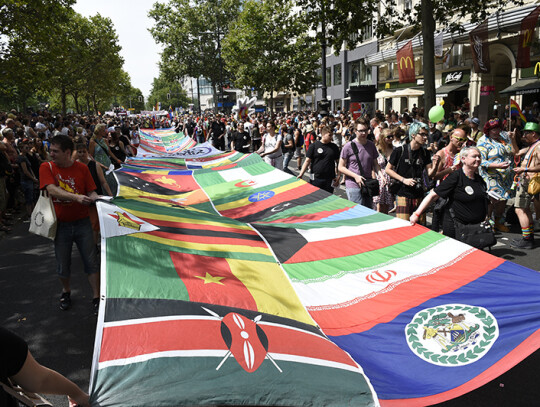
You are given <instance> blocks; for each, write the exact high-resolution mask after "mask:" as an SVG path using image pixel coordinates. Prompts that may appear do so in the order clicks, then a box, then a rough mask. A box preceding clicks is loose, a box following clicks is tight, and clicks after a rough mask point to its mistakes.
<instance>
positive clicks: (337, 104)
mask: <svg viewBox="0 0 540 407" xmlns="http://www.w3.org/2000/svg"><path fill="white" fill-rule="evenodd" d="M334 110H341V100H334Z"/></svg>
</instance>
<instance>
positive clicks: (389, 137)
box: [385, 136, 394, 139]
mask: <svg viewBox="0 0 540 407" xmlns="http://www.w3.org/2000/svg"><path fill="white" fill-rule="evenodd" d="M385 138H387V139H391V138H394V136H386V137H385Z"/></svg>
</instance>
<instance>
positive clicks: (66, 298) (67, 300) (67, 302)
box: [60, 292, 71, 311]
mask: <svg viewBox="0 0 540 407" xmlns="http://www.w3.org/2000/svg"><path fill="white" fill-rule="evenodd" d="M70 307H71V292H68V293H62V295H61V296H60V309H61V310H62V311H67V310H68V309H69V308H70Z"/></svg>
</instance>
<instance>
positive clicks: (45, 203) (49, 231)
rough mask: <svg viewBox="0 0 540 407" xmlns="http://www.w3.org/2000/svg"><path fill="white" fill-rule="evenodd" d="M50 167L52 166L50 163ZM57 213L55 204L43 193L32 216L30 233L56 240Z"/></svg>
mask: <svg viewBox="0 0 540 407" xmlns="http://www.w3.org/2000/svg"><path fill="white" fill-rule="evenodd" d="M49 167H50V168H51V172H52V166H51V163H50V162H49ZM56 227H57V220H56V212H55V211H54V204H53V202H52V199H51V197H50V196H49V194H48V193H47V191H45V190H43V191H41V193H40V195H39V199H38V201H37V203H36V206H35V208H34V210H33V211H32V216H31V217H30V229H29V232H30V233H34V234H36V235H39V236H43V237H46V238H48V239H52V240H54V238H55V237H56Z"/></svg>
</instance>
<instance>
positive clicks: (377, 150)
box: [0, 105, 540, 405]
mask: <svg viewBox="0 0 540 407" xmlns="http://www.w3.org/2000/svg"><path fill="white" fill-rule="evenodd" d="M529 113H530V114H531V115H532V116H533V117H530V118H529V119H530V121H528V122H527V123H526V124H522V123H520V122H519V121H518V120H515V119H514V118H510V119H509V120H501V119H499V118H497V117H493V118H490V119H489V120H487V121H486V122H485V123H480V121H479V120H478V119H477V118H475V117H469V116H468V114H467V113H466V112H463V111H456V112H453V113H452V114H450V115H448V117H447V118H446V119H444V120H441V121H440V122H437V123H432V122H430V121H428V120H426V119H425V118H424V113H423V110H422V109H418V108H416V106H415V107H414V108H413V109H412V111H411V112H408V111H407V112H403V113H402V114H398V113H397V112H388V113H387V114H383V113H382V112H379V111H377V112H375V114H374V115H373V116H372V117H370V116H364V117H358V118H353V117H352V115H351V114H350V113H348V112H333V113H330V114H324V115H321V114H319V113H317V112H281V113H277V114H275V115H272V116H270V115H267V114H264V113H258V114H254V115H252V116H250V117H249V118H247V119H246V120H239V119H237V118H236V117H234V116H233V115H225V114H214V113H206V114H202V115H197V114H186V115H183V116H180V117H175V118H170V117H161V118H155V117H94V116H79V115H67V116H65V117H64V116H62V115H52V114H50V113H48V112H37V113H36V114H21V113H19V112H16V111H11V112H5V113H2V112H0V231H1V232H5V233H9V232H10V231H11V226H12V225H13V223H14V216H15V214H17V213H19V214H21V213H22V217H23V218H24V219H28V217H29V216H30V215H31V213H32V210H33V207H34V205H35V203H36V201H37V198H38V196H39V193H40V190H46V191H47V192H48V194H49V195H50V196H51V197H52V198H53V202H54V207H55V211H56V214H57V218H58V230H57V234H56V238H55V240H54V249H55V255H56V261H57V270H56V271H57V275H58V277H59V279H60V282H61V285H62V292H61V296H60V308H61V309H62V310H67V309H69V308H70V306H71V296H70V294H71V287H70V273H71V270H70V266H71V262H70V259H71V250H72V245H73V243H76V245H77V248H78V250H79V253H80V255H81V257H82V259H83V264H84V271H85V273H86V274H87V275H88V280H89V283H90V287H91V290H92V309H93V311H94V313H96V314H97V312H98V310H99V303H100V298H99V285H100V282H99V273H98V258H97V256H98V250H97V245H98V242H99V222H98V219H97V213H96V210H95V205H94V203H95V201H96V199H98V197H99V196H100V195H109V196H114V195H115V193H116V191H117V183H116V179H115V177H114V175H113V173H112V171H113V170H114V169H115V168H119V167H120V166H121V165H122V163H123V162H124V161H125V160H126V159H127V158H128V157H130V156H135V155H136V154H137V148H138V147H139V142H140V139H139V135H138V129H139V128H174V129H175V131H176V132H183V133H184V134H185V135H187V136H188V137H192V138H193V139H194V140H196V141H197V142H199V143H204V142H209V143H211V144H212V145H213V146H214V147H216V148H218V149H221V150H235V151H238V152H241V153H246V154H249V153H252V154H259V155H260V156H261V158H262V159H263V160H264V161H265V162H266V163H268V164H269V165H271V166H273V167H275V168H277V169H280V170H283V171H285V172H288V173H289V174H293V170H296V171H297V177H298V178H303V177H304V176H306V175H309V182H310V183H311V184H313V185H314V186H316V187H318V188H321V189H323V190H325V191H327V192H329V193H333V192H334V190H335V188H340V187H342V186H343V187H344V188H345V190H346V194H347V198H348V199H349V200H351V201H353V202H355V203H358V204H361V205H364V206H367V207H370V208H373V209H374V210H376V211H379V212H381V213H392V212H395V216H396V217H398V218H401V219H405V220H408V221H410V223H411V224H416V223H421V224H426V212H429V211H431V212H432V213H433V215H432V222H431V225H429V226H430V227H431V228H432V229H433V230H436V231H439V230H442V233H443V234H445V235H447V236H449V237H456V238H457V235H456V227H457V225H460V224H476V223H479V222H482V221H485V220H486V219H487V220H490V221H491V222H492V225H493V228H494V229H496V230H498V231H503V232H506V231H508V225H507V223H506V222H505V215H507V214H508V213H509V205H508V202H509V200H512V202H513V208H515V214H516V221H517V222H518V223H519V226H520V228H521V237H520V238H518V239H515V240H514V241H513V242H512V243H511V246H513V247H515V248H518V249H531V248H533V247H534V218H535V216H536V214H538V215H540V201H539V197H538V194H536V195H534V194H531V193H530V191H529V188H528V186H529V183H530V182H531V180H532V179H533V178H534V176H535V175H536V174H537V173H540V149H538V148H537V147H538V146H540V127H539V125H538V124H537V122H538V119H540V112H539V111H538V105H536V106H534V108H533V109H532V110H531V111H530V112H529ZM291 165H292V166H293V169H290V168H289V167H290V166H291ZM294 167H296V168H294ZM0 334H1V335H3V336H4V337H6V338H9V340H11V341H13V342H14V343H16V344H17V346H18V347H19V349H20V353H19V356H20V357H19V356H18V358H17V360H13V369H12V370H10V371H8V373H9V374H7V376H6V377H11V378H14V379H15V380H16V381H18V382H19V383H20V384H23V385H25V386H28V387H29V388H30V389H36V390H37V391H50V390H51V389H52V390H53V391H52V392H59V393H63V394H69V395H70V396H71V397H72V398H73V399H74V400H77V402H79V403H80V404H81V405H87V403H88V395H87V394H85V393H84V392H81V391H80V389H78V387H76V386H75V385H74V384H73V383H71V382H70V381H69V380H67V379H65V378H63V377H62V376H60V375H58V374H56V372H52V371H49V370H47V369H46V368H43V367H42V366H40V365H39V364H37V362H35V360H34V359H33V358H32V356H31V354H30V352H29V351H28V348H27V347H26V345H24V342H23V341H22V340H20V338H19V339H18V338H16V337H14V336H13V335H12V334H11V333H9V332H6V331H1V332H0ZM14 346H15V345H14ZM10 372H11V373H10ZM36 374H37V375H42V376H43V378H44V380H52V381H53V383H54V385H53V386H52V387H51V386H43V385H42V384H40V383H36V382H35V381H34V380H32V377H37V376H35V375H36ZM29 375H30V376H29ZM2 381H4V380H3V379H2Z"/></svg>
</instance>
